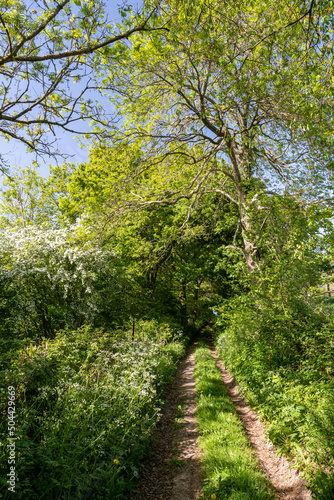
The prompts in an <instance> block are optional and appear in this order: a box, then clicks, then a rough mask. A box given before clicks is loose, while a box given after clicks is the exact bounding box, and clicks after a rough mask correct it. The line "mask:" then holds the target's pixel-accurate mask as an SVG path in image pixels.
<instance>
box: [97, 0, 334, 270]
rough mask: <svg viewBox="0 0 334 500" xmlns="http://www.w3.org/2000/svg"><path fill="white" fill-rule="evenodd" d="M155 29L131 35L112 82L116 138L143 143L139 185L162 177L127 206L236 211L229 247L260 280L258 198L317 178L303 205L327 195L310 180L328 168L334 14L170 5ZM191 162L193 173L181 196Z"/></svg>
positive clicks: (319, 7)
mask: <svg viewBox="0 0 334 500" xmlns="http://www.w3.org/2000/svg"><path fill="white" fill-rule="evenodd" d="M155 22H156V23H157V25H161V24H163V23H165V22H166V23H167V26H168V30H165V31H159V32H156V33H149V34H147V35H145V36H144V37H143V38H139V37H136V36H134V37H133V39H132V47H131V49H129V51H128V52H127V54H125V55H124V57H123V64H122V66H121V67H122V71H121V70H120V71H119V73H118V78H117V79H116V82H115V79H114V80H113V89H115V87H116V89H117V90H118V93H119V95H118V97H117V98H116V99H114V102H115V103H116V104H117V105H118V106H119V109H120V112H121V113H122V115H123V116H126V120H125V123H124V124H123V126H122V129H121V130H120V132H119V136H118V137H121V138H122V140H126V141H128V142H129V143H130V142H131V141H137V140H138V138H140V140H141V143H142V145H143V146H144V147H143V154H142V161H141V163H140V165H139V166H138V167H137V168H135V169H133V172H132V174H131V175H132V177H133V178H137V179H138V176H139V177H140V176H143V175H144V176H145V175H146V176H147V174H148V172H149V171H150V170H151V171H155V172H159V173H158V175H159V176H162V180H161V182H160V186H159V189H157V190H156V192H155V193H154V192H153V191H152V189H147V190H146V193H145V192H144V190H143V189H141V188H138V182H137V189H138V192H137V191H133V190H132V193H133V194H134V196H133V198H132V202H133V203H135V204H136V205H137V206H138V205H140V206H142V207H145V206H147V205H149V204H153V203H156V204H170V203H172V202H173V201H176V200H178V199H180V197H189V198H192V199H195V200H196V203H195V204H197V203H198V200H199V199H200V197H201V196H203V195H204V194H205V193H206V192H207V191H215V192H218V193H220V194H222V195H223V196H224V197H225V198H226V199H228V200H230V201H231V202H233V203H234V204H235V205H236V207H237V209H238V213H239V221H238V223H237V226H236V236H237V234H238V233H240V234H241V237H242V242H243V243H242V246H241V247H240V246H237V245H234V246H235V248H238V250H240V251H241V252H242V253H243V255H244V258H245V260H246V262H247V266H248V269H249V271H250V272H253V271H254V270H255V269H257V268H258V249H257V246H258V245H257V242H258V239H259V236H260V235H259V234H258V233H257V234H255V231H254V227H253V224H252V214H254V211H255V212H256V213H257V216H258V214H262V221H263V224H265V221H266V219H267V216H266V210H265V209H264V207H262V206H261V203H260V202H259V193H261V192H267V193H268V192H269V191H272V192H274V191H275V190H276V191H277V190H278V191H280V190H281V191H282V189H283V188H285V189H286V190H292V191H293V189H294V188H293V184H294V183H296V182H297V181H298V182H299V181H303V182H304V195H305V186H306V185H307V182H308V181H310V179H312V182H309V185H308V192H307V195H306V197H307V200H306V201H307V202H313V201H315V199H316V198H317V197H318V196H319V194H320V193H322V194H324V196H325V197H326V192H325V184H326V182H323V183H322V184H320V185H319V184H317V182H315V175H316V174H317V175H322V178H323V180H324V181H326V176H327V178H328V175H330V168H331V167H332V152H333V142H332V129H333V119H332V114H331V111H330V103H331V95H332V93H333V82H332V76H331V75H332V66H333V37H332V33H333V15H332V10H331V8H330V5H329V4H328V2H324V1H321V0H319V1H317V2H315V1H311V2H310V3H309V4H306V3H300V2H290V1H283V2H280V3H279V5H278V4H277V2H276V1H274V0H263V1H261V2H247V3H246V2H243V1H237V2H235V1H233V2H229V1H227V2H223V3H222V2H219V1H217V0H204V1H203V0H197V1H186V2H179V1H177V0H170V1H167V2H164V3H163V4H161V7H160V9H159V15H157V16H156V17H155ZM105 83H106V85H107V80H106V82H105ZM114 137H116V135H115V136H114ZM189 165H192V171H193V172H194V173H193V175H192V176H191V177H190V178H189V176H188V175H186V176H185V177H183V181H180V182H179V184H178V187H177V188H176V187H175V178H176V176H177V174H178V173H179V175H182V173H183V172H184V170H187V169H188V166H189ZM188 170H189V169H188ZM326 172H327V173H328V172H329V173H328V174H327V173H326ZM131 175H130V176H129V177H131ZM155 175H157V174H155ZM169 180H172V181H171V183H170V182H168V181H169ZM134 186H136V183H134ZM135 189H136V187H135ZM299 194H300V193H299ZM135 197H137V198H136V201H135ZM304 198H305V196H304ZM304 201H305V200H304ZM235 241H237V240H236V239H235Z"/></svg>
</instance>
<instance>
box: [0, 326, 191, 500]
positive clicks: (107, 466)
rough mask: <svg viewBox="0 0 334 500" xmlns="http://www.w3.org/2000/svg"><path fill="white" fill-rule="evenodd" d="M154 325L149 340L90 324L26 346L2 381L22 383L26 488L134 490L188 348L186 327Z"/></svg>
mask: <svg viewBox="0 0 334 500" xmlns="http://www.w3.org/2000/svg"><path fill="white" fill-rule="evenodd" d="M146 326H147V325H146ZM151 326H152V327H153V326H154V328H152V332H151V337H152V338H150V336H149V335H148V329H147V328H146V330H145V335H144V337H145V339H144V340H143V338H142V337H143V335H141V333H140V332H139V333H138V337H137V338H135V340H134V341H131V338H130V339H129V338H128V339H124V338H123V339H121V338H118V339H117V338H115V337H114V336H113V335H112V334H111V333H108V332H105V331H103V330H101V329H99V330H96V329H95V330H94V329H92V328H90V327H89V326H84V327H82V328H80V329H78V330H76V331H68V330H66V331H62V332H59V333H58V334H57V337H56V338H55V339H54V340H51V341H50V340H48V341H46V340H45V341H43V342H42V343H41V344H40V345H36V346H30V347H28V348H26V349H23V350H21V351H18V353H17V357H16V359H15V361H13V362H12V364H11V366H10V368H9V369H7V370H4V371H3V372H2V375H3V381H2V386H4V387H7V386H13V387H15V390H16V391H15V392H16V411H17V418H16V427H17V430H16V436H17V441H16V468H17V472H18V476H19V480H18V481H17V483H16V489H15V495H16V498H18V499H32V500H34V499H38V500H42V499H47V500H51V499H70V498H94V499H105V498H112V499H113V500H117V499H124V498H126V492H127V491H128V490H129V489H130V488H131V486H132V484H133V483H134V482H135V481H136V480H137V477H138V475H139V463H140V461H141V459H142V458H143V456H144V455H145V453H146V451H147V448H148V446H149V443H150V440H151V433H152V427H153V426H154V424H155V422H156V421H157V419H158V417H159V412H160V407H161V403H162V400H161V398H162V396H163V390H164V387H165V386H166V384H168V383H169V382H171V380H172V378H173V374H174V370H175V366H176V362H177V360H178V359H179V358H180V357H181V356H182V355H183V353H184V349H185V338H184V336H182V332H180V331H179V332H172V331H170V330H168V325H167V326H166V328H165V329H164V328H159V329H158V328H157V325H151ZM143 327H145V325H144V326H143ZM144 329H145V328H144ZM158 330H159V331H158ZM166 330H168V331H167V333H168V335H167V337H169V343H167V342H166V338H164V335H162V333H163V332H164V331H166ZM159 334H161V335H160V337H158V335H159ZM139 337H140V338H139ZM156 337H158V338H156ZM165 337H166V335H165ZM0 395H1V397H2V400H1V413H2V414H3V417H4V418H3V419H2V421H3V423H2V424H1V441H2V443H3V444H4V446H2V448H1V455H0V466H1V474H0V475H1V483H0V488H1V492H2V498H8V497H9V495H11V494H12V493H11V492H9V491H8V489H7V488H8V484H7V483H6V481H7V476H6V474H7V473H8V471H9V470H8V469H9V465H8V463H7V459H8V448H7V446H6V445H5V443H6V442H7V441H6V440H7V434H8V432H7V431H8V429H7V426H6V411H7V407H6V399H5V397H6V395H7V391H1V393H0Z"/></svg>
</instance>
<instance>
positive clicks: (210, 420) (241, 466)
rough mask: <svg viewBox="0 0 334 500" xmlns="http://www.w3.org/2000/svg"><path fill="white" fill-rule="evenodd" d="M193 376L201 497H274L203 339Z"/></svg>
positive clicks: (247, 499) (242, 499) (251, 499)
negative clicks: (201, 476) (200, 467)
mask: <svg viewBox="0 0 334 500" xmlns="http://www.w3.org/2000/svg"><path fill="white" fill-rule="evenodd" d="M194 376H195V381H196V396H197V411H196V421H197V425H198V427H199V446H200V448H201V465H202V475H203V478H204V479H203V489H202V494H203V498H204V499H210V500H215V499H217V500H232V499H233V500H255V499H258V500H269V499H273V498H274V496H273V494H272V492H271V488H270V485H269V483H268V480H267V479H266V478H265V476H264V474H263V473H262V472H261V470H260V469H259V466H258V463H257V459H256V457H255V454H254V452H253V451H252V449H251V446H250V444H249V442H248V439H247V437H246V434H245V431H244V428H243V426H242V423H241V421H240V419H239V417H238V416H237V414H236V411H235V408H234V406H233V404H232V402H231V401H230V399H229V397H228V393H227V390H226V388H225V386H224V385H223V382H222V380H221V374H220V371H219V369H218V368H217V366H216V363H215V361H214V359H213V357H212V356H211V353H210V349H209V347H208V346H207V344H206V342H205V340H201V341H200V342H199V345H198V347H197V349H196V352H195V372H194Z"/></svg>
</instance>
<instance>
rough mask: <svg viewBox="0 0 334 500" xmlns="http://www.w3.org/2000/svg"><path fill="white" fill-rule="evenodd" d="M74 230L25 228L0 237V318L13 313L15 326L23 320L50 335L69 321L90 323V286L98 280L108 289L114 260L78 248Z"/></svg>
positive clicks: (94, 299)
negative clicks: (1, 315)
mask: <svg viewBox="0 0 334 500" xmlns="http://www.w3.org/2000/svg"><path fill="white" fill-rule="evenodd" d="M76 229H77V227H76V226H72V227H70V228H68V229H58V230H43V229H39V228H36V227H33V226H31V227H28V228H24V229H19V230H16V231H14V230H7V231H5V232H3V233H2V234H1V235H0V284H1V292H0V308H1V309H2V310H3V313H4V316H5V317H6V314H8V313H9V311H10V314H13V311H15V314H16V318H15V319H16V320H17V321H16V323H17V324H18V326H20V322H21V323H22V322H23V323H24V321H25V318H26V317H27V315H28V316H30V319H31V321H35V323H36V322H37V323H39V324H41V325H43V324H44V326H45V325H46V324H48V325H50V329H51V330H52V326H53V324H54V327H57V326H59V324H60V325H61V322H63V324H64V323H66V322H67V323H68V319H69V317H71V316H75V317H81V318H82V320H84V321H92V320H93V318H94V316H95V314H96V313H97V312H98V311H99V293H98V292H97V289H96V288H97V286H96V285H97V283H98V282H99V281H100V282H101V280H104V281H106V282H108V287H109V288H110V286H112V283H113V282H114V280H115V270H114V261H115V258H116V255H115V254H114V253H113V252H110V251H105V250H102V249H101V248H100V247H98V246H97V245H91V244H88V243H86V244H83V243H81V242H80V239H79V237H77V236H76ZM100 288H101V287H100ZM44 333H45V332H44Z"/></svg>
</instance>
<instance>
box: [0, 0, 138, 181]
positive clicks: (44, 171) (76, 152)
mask: <svg viewBox="0 0 334 500" xmlns="http://www.w3.org/2000/svg"><path fill="white" fill-rule="evenodd" d="M125 3H127V4H129V3H130V2H129V1H127V2H123V1H121V0H106V2H105V4H106V6H107V9H108V14H109V16H108V17H109V20H114V21H120V20H121V19H122V18H121V17H120V15H119V12H118V7H119V6H121V5H124V4H125ZM131 3H132V5H133V7H134V8H135V9H136V10H137V9H138V10H139V7H140V5H141V4H142V2H141V1H138V0H137V1H134V2H131ZM91 97H92V98H94V97H93V96H91ZM99 97H100V96H99V94H98V93H96V96H95V98H96V99H97V98H99ZM56 139H57V146H56V149H59V150H60V151H61V152H62V153H63V154H65V155H68V156H69V158H68V160H67V161H73V162H84V161H86V160H87V159H88V148H82V147H80V141H79V139H78V138H76V137H75V135H74V134H71V133H69V132H65V131H63V130H61V129H58V130H57V138H56ZM0 153H1V155H2V156H3V158H4V160H5V161H6V162H7V163H8V164H9V166H10V167H14V166H29V165H32V162H33V161H34V160H35V159H36V155H35V154H34V153H27V151H26V147H25V145H24V144H23V143H20V142H19V141H14V140H10V142H7V141H6V140H5V139H4V138H3V137H2V136H0ZM37 161H38V165H39V173H40V174H41V175H43V176H47V175H48V173H49V165H50V164H51V165H54V164H55V163H56V162H58V163H62V162H63V160H62V159H61V158H58V160H55V159H54V158H50V157H48V156H45V157H38V158H37Z"/></svg>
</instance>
